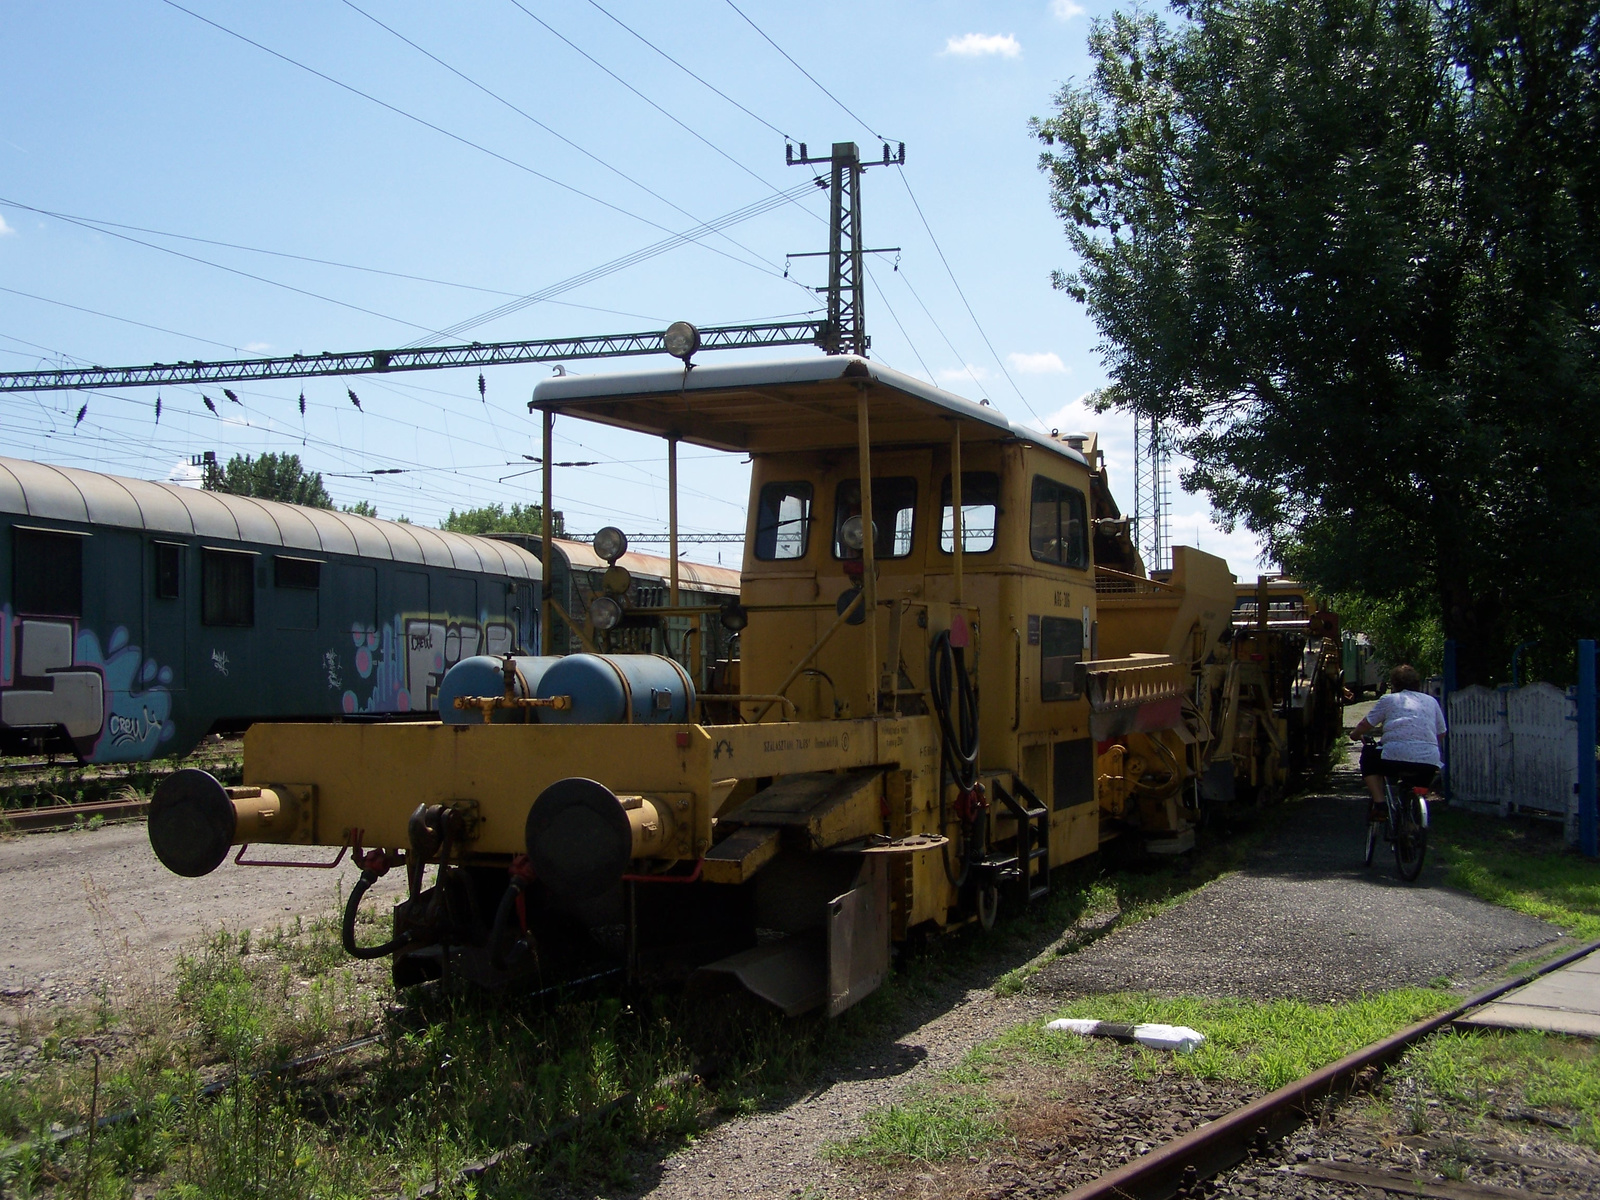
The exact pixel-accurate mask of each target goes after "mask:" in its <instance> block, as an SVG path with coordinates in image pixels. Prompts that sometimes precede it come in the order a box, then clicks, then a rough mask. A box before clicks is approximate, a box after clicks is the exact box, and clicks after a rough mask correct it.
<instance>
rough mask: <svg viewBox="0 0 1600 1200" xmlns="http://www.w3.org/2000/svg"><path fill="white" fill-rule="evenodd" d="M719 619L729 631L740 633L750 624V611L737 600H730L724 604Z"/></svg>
mask: <svg viewBox="0 0 1600 1200" xmlns="http://www.w3.org/2000/svg"><path fill="white" fill-rule="evenodd" d="M717 620H719V621H721V622H722V627H723V628H724V629H726V630H727V631H728V632H729V633H738V632H739V631H740V630H742V629H743V628H744V627H745V626H746V625H748V624H750V613H749V610H748V609H746V608H745V606H744V605H742V604H740V603H739V602H738V601H737V600H729V601H728V602H727V603H726V604H724V605H723V606H722V612H721V613H719V614H718V616H717Z"/></svg>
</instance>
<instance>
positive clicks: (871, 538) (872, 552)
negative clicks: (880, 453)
mask: <svg viewBox="0 0 1600 1200" xmlns="http://www.w3.org/2000/svg"><path fill="white" fill-rule="evenodd" d="M867 395H868V390H867V385H866V384H864V383H858V384H857V385H856V458H857V461H858V463H859V467H858V469H859V470H860V472H861V596H862V608H863V610H864V615H865V616H866V618H867V620H866V626H867V711H868V713H870V714H871V715H872V716H877V715H878V563H877V546H876V544H875V543H876V542H877V540H878V539H877V537H876V534H877V525H876V523H875V522H874V521H873V519H872V516H873V513H872V423H871V419H870V417H869V415H868V413H867Z"/></svg>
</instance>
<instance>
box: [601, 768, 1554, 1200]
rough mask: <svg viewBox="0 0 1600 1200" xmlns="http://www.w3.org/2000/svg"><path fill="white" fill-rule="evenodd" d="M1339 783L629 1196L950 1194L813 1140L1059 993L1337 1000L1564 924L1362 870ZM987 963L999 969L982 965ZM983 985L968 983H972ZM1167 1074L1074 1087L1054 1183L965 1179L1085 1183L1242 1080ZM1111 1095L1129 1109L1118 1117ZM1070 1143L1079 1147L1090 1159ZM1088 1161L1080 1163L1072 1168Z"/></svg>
mask: <svg viewBox="0 0 1600 1200" xmlns="http://www.w3.org/2000/svg"><path fill="white" fill-rule="evenodd" d="M1335 787H1336V788H1337V789H1339V790H1340V791H1341V793H1342V794H1337V795H1330V796H1319V797H1313V798H1308V799H1306V800H1303V801H1300V802H1299V803H1297V804H1296V805H1295V806H1294V807H1293V808H1292V809H1290V810H1289V811H1288V812H1287V813H1286V814H1285V819H1284V821H1283V824H1282V828H1281V830H1280V831H1279V832H1278V833H1277V835H1276V836H1274V837H1272V838H1270V839H1268V841H1267V843H1266V844H1265V845H1263V846H1262V847H1261V848H1260V849H1258V850H1257V851H1256V852H1255V853H1254V854H1252V856H1251V858H1250V860H1249V862H1248V864H1247V866H1246V868H1245V869H1244V870H1242V871H1240V872H1239V873H1237V874H1235V875H1231V876H1228V877H1225V878H1223V879H1220V880H1217V881H1216V882H1214V883H1212V884H1210V885H1208V886H1207V887H1205V888H1203V889H1201V890H1200V891H1198V892H1197V893H1195V894H1194V895H1193V896H1191V897H1189V898H1188V899H1186V900H1184V901H1183V902H1181V903H1179V904H1178V905H1176V906H1174V907H1173V908H1172V909H1170V910H1168V911H1167V912H1165V913H1162V914H1160V915H1158V916H1155V917H1152V918H1150V919H1148V920H1146V921H1143V922H1141V923H1139V924H1137V925H1133V926H1130V927H1128V928H1127V929H1124V930H1119V931H1116V932H1114V933H1112V934H1110V935H1109V936H1106V937H1104V938H1102V939H1101V940H1099V941H1097V942H1094V943H1093V944H1091V945H1090V946H1088V947H1087V948H1086V949H1084V950H1081V951H1079V952H1078V953H1076V954H1071V955H1067V956H1065V957H1062V958H1059V959H1056V960H1055V961H1053V962H1051V963H1050V964H1048V965H1047V966H1045V967H1044V968H1043V969H1042V970H1041V971H1039V972H1038V973H1037V974H1036V975H1035V976H1034V978H1033V981H1032V986H1031V987H1030V988H1029V989H1028V991H1027V992H1025V993H1024V994H1022V995H1017V996H1012V997H1008V998H999V997H995V996H994V995H993V994H992V993H990V992H989V991H988V990H987V988H982V989H981V990H968V991H966V992H965V993H964V994H963V993H962V992H959V991H958V992H956V993H954V994H952V995H950V996H949V997H948V999H940V998H932V999H931V1001H930V1003H929V1005H927V1006H926V1007H925V1008H924V1010H923V1011H924V1012H925V1013H926V1019H925V1020H921V1021H919V1020H916V1019H913V1020H911V1021H908V1022H907V1023H906V1027H905V1028H903V1029H902V1030H899V1031H896V1032H895V1033H891V1034H888V1035H886V1036H885V1037H884V1038H883V1039H882V1040H881V1041H880V1042H878V1043H876V1044H874V1045H872V1046H870V1047H867V1048H865V1049H863V1050H860V1051H858V1052H857V1056H856V1057H855V1058H854V1059H852V1060H851V1061H848V1062H842V1063H838V1064H835V1065H834V1066H833V1068H832V1070H831V1071H829V1072H825V1074H824V1077H823V1078H822V1079H821V1080H820V1081H819V1082H818V1084H817V1085H816V1087H815V1088H814V1089H813V1090H812V1091H810V1092H809V1093H807V1094H805V1095H803V1096H799V1097H797V1098H795V1099H793V1100H791V1101H790V1102H788V1103H787V1104H784V1105H783V1106H781V1107H779V1108H776V1109H774V1110H771V1111H766V1112H761V1113H757V1114H755V1115H753V1116H750V1117H746V1118H742V1119H738V1120H733V1121H729V1122H728V1123H726V1124H724V1125H721V1126H719V1127H717V1128H716V1129H713V1130H711V1131H709V1132H708V1133H707V1134H705V1135H704V1136H703V1137H701V1138H700V1139H699V1140H698V1141H697V1142H695V1144H694V1145H692V1146H690V1147H688V1148H687V1149H685V1150H683V1151H681V1152H680V1153H678V1154H675V1155H673V1156H671V1157H669V1158H667V1159H666V1160H665V1161H657V1162H651V1163H649V1164H647V1165H646V1166H645V1167H644V1169H643V1171H642V1173H641V1180H640V1183H639V1185H638V1186H637V1187H636V1188H635V1189H633V1190H630V1191H629V1192H628V1193H626V1194H627V1195H628V1196H629V1197H643V1196H649V1197H652V1198H657V1200H689V1198H690V1197H696V1198H698V1197H720V1196H727V1197H732V1196H761V1197H791V1198H793V1197H803V1196H817V1195H825V1196H829V1197H865V1196H878V1195H883V1194H885V1193H892V1194H896V1195H917V1194H920V1190H921V1188H922V1187H923V1186H926V1188H927V1191H928V1194H930V1195H932V1194H954V1195H960V1194H963V1191H964V1189H963V1188H958V1189H957V1190H956V1191H955V1192H953V1193H946V1188H948V1187H949V1186H950V1184H951V1183H952V1180H951V1178H950V1176H949V1174H948V1173H947V1172H946V1171H939V1172H935V1173H932V1174H928V1175H926V1180H925V1184H923V1183H919V1180H922V1179H923V1176H919V1175H917V1174H916V1172H914V1171H913V1172H912V1173H911V1175H910V1177H906V1176H905V1175H903V1174H902V1175H900V1176H897V1177H895V1178H893V1179H890V1178H887V1177H883V1176H882V1175H881V1174H880V1173H878V1172H873V1171H863V1170H862V1169H860V1168H859V1167H852V1166H849V1165H843V1164H835V1163H833V1162H830V1161H828V1160H827V1159H824V1158H822V1157H821V1156H820V1151H821V1149H822V1148H823V1146H824V1145H826V1144H827V1143H828V1142H831V1141H838V1140H840V1139H843V1138H846V1137H848V1136H850V1135H851V1134H852V1133H854V1132H856V1131H857V1130H858V1129H859V1122H860V1120H861V1118H862V1116H863V1115H864V1114H865V1113H866V1112H867V1111H868V1110H869V1109H872V1108H875V1107H881V1106H884V1105H887V1104H890V1103H893V1102H895V1101H896V1100H898V1099H900V1098H902V1097H903V1096H905V1095H906V1094H907V1092H908V1091H909V1090H911V1089H913V1088H914V1087H916V1086H917V1085H919V1084H925V1083H927V1082H928V1081H929V1080H931V1079H932V1078H934V1077H935V1076H936V1075H937V1073H938V1072H940V1071H941V1070H944V1069H947V1068H949V1067H951V1066H954V1065H956V1064H957V1063H958V1062H959V1061H960V1060H961V1057H962V1056H963V1055H964V1054H965V1053H966V1052H967V1051H968V1050H969V1049H970V1048H971V1047H972V1046H974V1045H976V1044H977V1043H979V1042H982V1041H985V1040H988V1039H989V1038H992V1037H994V1036H996V1035H998V1034H999V1033H1001V1032H1002V1031H1004V1030H1005V1029H1007V1028H1009V1027H1010V1026H1012V1025H1015V1024H1017V1023H1020V1022H1022V1021H1027V1020H1033V1019H1037V1018H1039V1017H1041V1016H1044V1015H1046V1014H1048V1013H1049V1012H1051V1011H1053V1010H1054V1009H1055V1008H1056V1007H1057V1006H1058V1005H1059V1003H1060V1001H1061V999H1062V998H1063V997H1064V996H1065V995H1068V994H1083V993H1098V992H1110V991H1122V990H1131V989H1138V990H1149V991H1156V992H1169V993H1173V992H1186V993H1204V994H1209V995H1233V996H1241V995H1242V996H1251V997H1255V998H1262V999H1265V998H1271V997H1278V996H1293V997H1299V998H1302V999H1306V1000H1309V1001H1323V1000H1327V999H1342V998H1346V997H1350V996H1353V995H1357V994H1359V993H1360V992H1362V991H1373V990H1378V989H1384V988H1391V987H1398V986H1403V985H1406V984H1427V983H1430V982H1432V981H1434V980H1436V979H1438V978H1440V977H1441V976H1444V977H1448V978H1449V979H1451V980H1452V981H1455V982H1465V981H1468V980H1473V979H1476V978H1478V977H1479V976H1481V975H1483V974H1484V973H1486V972H1489V971H1491V970H1493V969H1494V968H1496V967H1499V966H1501V965H1503V964H1504V963H1505V962H1507V961H1508V960H1510V959H1512V958H1515V957H1516V956H1518V955H1519V954H1521V953H1523V952H1526V951H1528V950H1530V949H1533V948H1535V947H1538V946H1541V945H1544V944H1546V943H1548V942H1550V941H1552V940H1554V939H1555V938H1556V937H1558V936H1560V934H1559V931H1558V930H1556V929H1555V928H1553V927H1552V926H1550V925H1547V924H1545V923H1544V922H1542V921H1537V920H1533V919H1531V918H1528V917H1524V916H1521V915H1519V914H1517V913H1512V912H1509V911H1507V910H1505V909H1500V908H1496V907H1494V906H1492V905H1489V904H1485V903H1483V902H1481V901H1479V900H1475V899H1473V898H1472V897H1470V896H1466V895H1464V894H1462V893H1459V892H1455V891H1451V890H1449V889H1446V888H1444V887H1443V886H1441V884H1440V882H1439V874H1438V868H1437V864H1430V867H1429V868H1428V869H1425V871H1424V873H1423V875H1422V877H1421V879H1419V880H1418V881H1417V882H1416V883H1415V884H1402V883H1400V882H1399V880H1398V878H1397V876H1396V875H1395V872H1394V865H1393V858H1392V856H1391V857H1389V858H1387V859H1382V860H1379V861H1378V862H1377V863H1375V865H1374V866H1373V868H1372V869H1371V870H1370V871H1369V870H1365V869H1363V868H1361V867H1360V866H1359V862H1360V857H1359V855H1360V849H1361V838H1362V833H1363V828H1362V805H1363V803H1364V800H1363V799H1362V798H1361V797H1360V796H1359V795H1354V794H1352V793H1353V792H1354V791H1355V789H1357V788H1358V787H1359V782H1358V781H1357V780H1356V778H1355V776H1354V775H1353V773H1350V772H1348V771H1343V772H1340V773H1339V775H1338V776H1337V777H1336V779H1335ZM1010 965H1013V964H1006V966H1010ZM990 974H991V975H997V974H998V972H995V971H993V970H992V969H991V972H990ZM989 982H991V980H990V979H987V978H986V979H972V980H969V981H967V983H966V986H967V988H969V989H973V988H978V987H979V986H980V985H982V984H987V983H989ZM1172 1086H1173V1087H1174V1088H1177V1089H1178V1090H1180V1091H1183V1090H1184V1089H1188V1091H1192V1092H1194V1093H1195V1094H1194V1095H1189V1094H1187V1092H1186V1093H1185V1094H1184V1095H1182V1096H1179V1095H1176V1094H1175V1095H1173V1096H1164V1097H1161V1098H1158V1099H1157V1100H1156V1101H1151V1099H1150V1098H1149V1097H1144V1098H1141V1095H1140V1093H1139V1092H1138V1091H1130V1092H1129V1093H1127V1094H1126V1095H1124V1096H1121V1097H1110V1096H1090V1095H1086V1096H1084V1097H1083V1098H1082V1101H1081V1104H1080V1107H1081V1108H1082V1110H1083V1111H1087V1112H1093V1113H1097V1114H1099V1115H1100V1117H1101V1118H1102V1119H1103V1120H1105V1121H1109V1122H1110V1124H1108V1125H1106V1127H1105V1137H1104V1139H1102V1140H1104V1141H1105V1145H1104V1147H1103V1148H1101V1150H1099V1151H1097V1152H1096V1154H1091V1155H1088V1156H1087V1158H1085V1159H1084V1161H1083V1162H1079V1163H1078V1165H1077V1166H1076V1167H1074V1168H1072V1169H1070V1170H1069V1169H1067V1167H1066V1164H1065V1162H1064V1161H1063V1159H1062V1158H1061V1155H1062V1154H1065V1153H1067V1150H1068V1147H1067V1143H1066V1142H1061V1141H1059V1139H1058V1140H1057V1143H1056V1144H1055V1145H1054V1146H1053V1147H1052V1149H1050V1150H1044V1151H1043V1153H1042V1155H1041V1158H1042V1160H1045V1161H1049V1163H1050V1171H1051V1172H1052V1173H1054V1174H1053V1178H1052V1179H1051V1180H1050V1181H1049V1182H1048V1184H1047V1183H1046V1182H1045V1181H1044V1180H1042V1179H1041V1178H1040V1176H1041V1175H1042V1174H1044V1172H1043V1171H1041V1170H1040V1169H1039V1167H1041V1166H1042V1165H1043V1162H1038V1163H1036V1164H1035V1165H1033V1166H1024V1165H1022V1164H1020V1163H1019V1164H1012V1165H1011V1166H1010V1167H1009V1168H1008V1166H1007V1165H1006V1164H1003V1163H997V1162H991V1163H990V1165H989V1166H988V1167H986V1168H985V1169H984V1171H983V1172H982V1175H980V1176H977V1177H973V1178H967V1179H965V1180H963V1183H964V1184H965V1186H966V1187H971V1188H972V1189H973V1190H972V1192H971V1193H970V1194H973V1195H979V1196H983V1195H988V1194H996V1195H998V1194H1018V1195H1026V1194H1029V1193H1030V1192H1033V1191H1035V1190H1036V1192H1037V1194H1049V1193H1051V1192H1053V1191H1055V1190H1056V1189H1057V1188H1060V1187H1064V1186H1067V1185H1068V1183H1069V1180H1072V1179H1074V1178H1076V1181H1080V1182H1081V1180H1082V1179H1083V1178H1089V1177H1092V1175H1093V1174H1094V1173H1095V1169H1104V1168H1105V1167H1106V1166H1109V1165H1112V1164H1114V1163H1115V1162H1120V1161H1123V1160H1124V1159H1125V1158H1126V1157H1127V1156H1128V1154H1129V1153H1132V1152H1133V1151H1134V1144H1135V1143H1134V1140H1133V1139H1134V1138H1136V1137H1137V1136H1138V1135H1137V1134H1136V1133H1133V1132H1130V1130H1135V1129H1138V1128H1140V1127H1143V1128H1145V1130H1146V1134H1145V1136H1152V1137H1154V1138H1155V1140H1163V1139H1162V1138H1161V1137H1160V1136H1159V1130H1156V1129H1154V1128H1151V1123H1150V1120H1149V1117H1148V1116H1147V1115H1146V1113H1147V1110H1148V1112H1150V1113H1153V1112H1156V1111H1157V1110H1160V1111H1162V1112H1171V1111H1173V1110H1175V1109H1176V1110H1182V1111H1189V1112H1196V1113H1203V1114H1209V1112H1210V1110H1211V1109H1212V1108H1214V1107H1216V1106H1217V1102H1218V1101H1219V1100H1224V1099H1225V1100H1227V1101H1228V1103H1227V1104H1224V1105H1223V1106H1222V1107H1223V1108H1226V1107H1231V1106H1232V1104H1234V1103H1238V1102H1240V1101H1242V1100H1243V1099H1244V1098H1246V1097H1245V1093H1244V1092H1243V1091H1242V1090H1240V1089H1232V1090H1236V1091H1240V1094H1239V1095H1237V1096H1233V1095H1231V1094H1230V1095H1227V1096H1224V1095H1223V1093H1226V1092H1229V1091H1230V1089H1229V1088H1227V1087H1224V1086H1221V1085H1216V1086H1205V1085H1199V1084H1196V1083H1194V1082H1193V1081H1187V1082H1184V1083H1182V1084H1177V1083H1174V1084H1173V1085H1172ZM1157 1090H1161V1089H1159V1088H1158V1089H1157ZM1201 1093H1204V1094H1203V1095H1202V1094H1201ZM1168 1101H1171V1102H1172V1103H1167V1102H1168ZM1122 1108H1126V1109H1127V1112H1126V1113H1123V1115H1122V1116H1117V1115H1116V1113H1117V1112H1120V1111H1121V1109H1122ZM1218 1111H1221V1109H1219V1110H1218ZM1124 1117H1126V1120H1124V1119H1123V1118H1124ZM1124 1125H1126V1126H1127V1127H1128V1128H1127V1129H1124V1128H1122V1126H1124ZM1046 1140H1048V1139H1046ZM1042 1148H1043V1145H1042V1143H1041V1149H1042ZM1082 1149H1083V1148H1082V1147H1081V1146H1080V1147H1079V1148H1078V1151H1076V1152H1074V1155H1075V1157H1078V1158H1083V1157H1084V1156H1083V1155H1082V1153H1081V1151H1082ZM1102 1153H1103V1154H1104V1155H1105V1156H1106V1157H1105V1158H1104V1159H1101V1158H1100V1155H1101V1154H1102ZM1091 1159H1092V1160H1095V1162H1091V1161H1089V1160H1091ZM1096 1162H1099V1163H1100V1165H1099V1166H1098V1168H1096V1166H1095V1163H1096ZM1091 1168H1094V1169H1091ZM1085 1169H1089V1171H1090V1173H1089V1174H1088V1175H1083V1174H1082V1171H1083V1170H1085ZM991 1171H992V1174H991ZM985 1177H986V1178H985ZM1301 1182H1304V1181H1301ZM985 1185H987V1186H985ZM997 1185H998V1186H997ZM1030 1185H1037V1188H1036V1189H1035V1187H1034V1186H1030ZM991 1189H993V1191H992V1192H991ZM1013 1189H1015V1190H1014V1191H1013ZM1251 1191H1253V1189H1246V1190H1243V1194H1251Z"/></svg>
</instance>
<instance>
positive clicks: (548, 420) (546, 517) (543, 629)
mask: <svg viewBox="0 0 1600 1200" xmlns="http://www.w3.org/2000/svg"><path fill="white" fill-rule="evenodd" d="M543 417H544V422H543V424H544V448H543V450H542V451H541V453H542V454H543V455H544V462H543V463H542V464H541V465H542V466H543V467H544V471H543V474H544V497H543V504H544V507H543V509H542V510H541V511H540V513H539V557H540V559H541V560H542V562H541V566H542V572H541V573H542V574H543V575H544V579H543V580H542V581H541V585H540V588H539V592H540V604H539V653H540V654H549V653H550V645H551V638H552V636H553V635H554V633H555V622H554V621H552V620H551V617H552V616H553V615H554V614H553V611H552V609H551V607H550V602H551V600H552V599H553V597H552V596H551V594H550V589H551V587H552V586H553V585H554V580H553V579H552V577H551V575H550V562H551V555H550V537H551V534H552V532H553V531H554V527H555V522H554V521H553V520H552V519H551V516H550V512H551V505H552V504H553V502H554V498H555V488H554V487H553V485H552V484H551V481H550V463H551V460H552V459H554V458H555V440H556V439H555V429H556V414H555V413H554V412H552V411H551V410H550V409H548V408H547V409H545V410H544V412H543Z"/></svg>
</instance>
